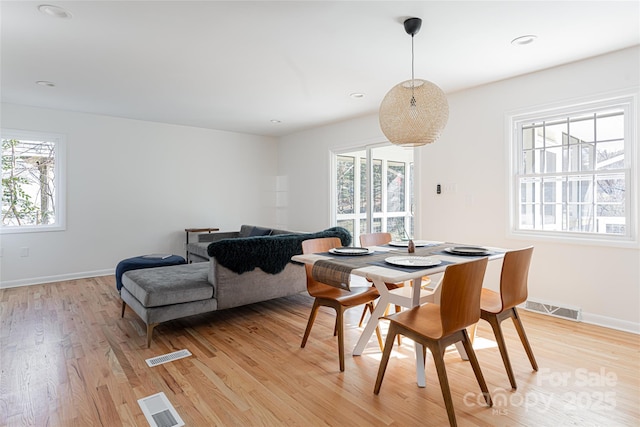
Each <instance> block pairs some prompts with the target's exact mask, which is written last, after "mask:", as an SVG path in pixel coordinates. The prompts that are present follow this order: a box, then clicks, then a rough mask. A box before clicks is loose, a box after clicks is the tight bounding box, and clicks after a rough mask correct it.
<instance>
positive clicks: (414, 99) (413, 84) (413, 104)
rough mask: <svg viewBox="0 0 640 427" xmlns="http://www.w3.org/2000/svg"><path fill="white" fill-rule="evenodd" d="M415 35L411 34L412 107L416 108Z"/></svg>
mask: <svg viewBox="0 0 640 427" xmlns="http://www.w3.org/2000/svg"><path fill="white" fill-rule="evenodd" d="M413 36H414V35H413V34H411V106H412V107H415V106H416V97H415V90H414V89H415V78H414V76H413V62H414V55H413Z"/></svg>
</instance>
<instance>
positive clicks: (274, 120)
mask: <svg viewBox="0 0 640 427" xmlns="http://www.w3.org/2000/svg"><path fill="white" fill-rule="evenodd" d="M271 123H273V124H275V125H277V124H280V123H282V122H281V121H280V120H276V119H272V120H271Z"/></svg>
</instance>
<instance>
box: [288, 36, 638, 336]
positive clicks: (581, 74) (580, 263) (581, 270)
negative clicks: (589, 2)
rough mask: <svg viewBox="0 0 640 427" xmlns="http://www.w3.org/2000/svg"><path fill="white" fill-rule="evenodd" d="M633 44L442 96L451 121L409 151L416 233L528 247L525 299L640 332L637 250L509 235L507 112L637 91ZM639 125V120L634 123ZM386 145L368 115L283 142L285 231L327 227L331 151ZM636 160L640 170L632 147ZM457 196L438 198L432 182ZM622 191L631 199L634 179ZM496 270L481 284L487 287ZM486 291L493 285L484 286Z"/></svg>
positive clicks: (493, 269) (375, 123)
mask: <svg viewBox="0 0 640 427" xmlns="http://www.w3.org/2000/svg"><path fill="white" fill-rule="evenodd" d="M639 64H640V48H638V47H635V48H632V49H627V50H624V51H620V52H615V53H612V54H609V55H605V56H601V57H597V58H592V59H589V60H586V61H581V62H577V63H573V64H569V65H566V66H562V67H558V68H554V69H549V70H545V71H541V72H538V73H533V74H529V75H526V76H521V77H518V78H514V79H509V80H505V81H501V82H497V83H494V84H490V85H485V86H482V87H478V88H474V89H470V90H466V91H462V92H458V93H454V94H450V95H449V96H448V99H449V104H450V117H449V122H448V125H447V128H446V129H445V131H444V133H443V135H442V137H441V138H440V140H439V141H438V142H436V143H435V144H431V145H429V146H426V147H421V148H418V149H417V150H416V165H417V168H418V169H419V171H420V172H419V176H416V183H417V186H418V187H417V192H418V194H419V203H420V204H419V206H418V209H419V211H418V219H419V221H420V224H419V227H420V228H418V230H421V231H420V233H421V234H420V237H421V238H425V239H435V240H447V241H457V242H465V243H478V242H481V243H483V244H487V245H496V246H501V247H507V248H516V247H523V246H527V245H534V246H535V252H534V260H533V263H532V270H531V274H530V284H529V296H530V297H531V298H535V299H538V300H544V301H549V302H555V303H558V304H559V305H563V306H575V307H580V308H582V310H583V316H584V317H583V318H584V320H585V321H589V322H593V323H599V324H604V325H608V326H613V327H617V328H621V329H627V330H633V331H636V332H640V250H638V248H637V247H636V248H633V249H628V248H627V249H624V248H615V247H604V246H590V245H577V244H566V243H565V244H560V243H548V242H542V241H525V240H513V239H508V238H507V218H508V217H507V213H508V210H507V209H508V206H507V203H508V194H507V188H508V187H507V184H508V183H507V163H506V162H507V159H506V155H505V150H506V142H505V127H504V123H505V114H506V113H507V112H509V111H512V110H517V109H521V108H525V107H532V106H537V105H541V104H548V103H555V102H561V101H567V100H573V99H576V98H581V97H585V96H589V95H594V94H600V93H604V92H609V91H615V90H619V89H626V88H633V87H635V91H636V93H637V92H638V88H637V87H638V85H639V84H640V67H639ZM638 123H640V118H638ZM382 140H384V136H383V135H382V133H381V131H380V130H379V125H378V121H377V117H376V116H375V115H374V116H369V117H364V118H359V119H357V120H352V121H348V122H343V123H339V124H337V125H332V126H326V127H323V128H319V129H314V130H311V131H307V132H303V133H299V134H296V135H291V136H288V137H286V138H282V139H281V140H280V143H279V145H278V157H279V175H280V179H281V180H288V181H289V187H288V195H287V200H288V210H287V212H288V218H287V219H288V222H289V224H290V225H291V226H295V227H303V225H308V226H311V227H312V228H320V227H324V226H327V225H329V223H328V221H329V213H328V212H327V211H328V209H327V206H328V205H329V153H328V150H329V149H330V148H335V147H342V146H344V147H347V146H354V145H355V146H357V145H359V144H362V143H365V142H368V143H370V142H374V141H375V142H378V141H382ZM638 148H639V150H638V152H636V162H637V164H638V165H640V153H639V152H640V145H639V146H638ZM437 183H441V184H455V186H456V191H455V193H453V192H449V193H448V194H447V192H446V191H445V192H444V193H443V194H442V195H439V196H438V195H436V192H435V188H436V184H437ZM630 188H631V189H632V190H633V191H635V192H636V194H638V188H640V186H639V184H638V182H637V177H636V182H634V183H632V185H630ZM497 277H498V272H497V271H496V268H495V266H492V267H491V268H490V270H489V271H488V275H487V278H488V281H489V282H495V281H496V280H497ZM488 286H490V287H494V286H495V285H493V284H492V283H489V284H488Z"/></svg>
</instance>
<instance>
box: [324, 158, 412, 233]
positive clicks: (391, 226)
mask: <svg viewBox="0 0 640 427" xmlns="http://www.w3.org/2000/svg"><path fill="white" fill-rule="evenodd" d="M369 162H370V163H371V168H369V166H368V165H369ZM412 174H413V151H411V150H404V149H401V148H399V147H396V146H384V147H370V148H364V149H362V150H358V151H350V152H345V153H341V154H338V155H336V156H335V169H334V176H335V196H334V200H335V202H334V203H335V224H336V225H338V226H340V227H344V228H346V229H347V230H349V232H351V234H352V236H353V239H354V242H355V244H356V245H357V242H358V241H359V237H360V234H363V233H367V232H381V231H385V232H389V233H391V234H392V236H393V238H394V239H395V240H400V239H406V238H407V233H409V234H410V235H413V221H412V220H413V187H412V184H413V180H412ZM369 176H371V178H372V179H371V181H372V182H369Z"/></svg>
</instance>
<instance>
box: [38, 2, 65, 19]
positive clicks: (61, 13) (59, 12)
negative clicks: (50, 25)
mask: <svg viewBox="0 0 640 427" xmlns="http://www.w3.org/2000/svg"><path fill="white" fill-rule="evenodd" d="M38 10H39V11H40V13H44V14H45V15H48V16H53V17H54V18H65V19H66V18H71V13H70V12H68V11H66V10H65V9H63V8H61V7H60V6H53V5H51V4H41V5H40V6H38Z"/></svg>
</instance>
